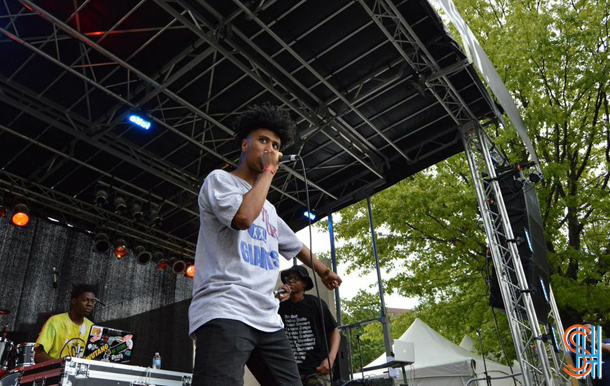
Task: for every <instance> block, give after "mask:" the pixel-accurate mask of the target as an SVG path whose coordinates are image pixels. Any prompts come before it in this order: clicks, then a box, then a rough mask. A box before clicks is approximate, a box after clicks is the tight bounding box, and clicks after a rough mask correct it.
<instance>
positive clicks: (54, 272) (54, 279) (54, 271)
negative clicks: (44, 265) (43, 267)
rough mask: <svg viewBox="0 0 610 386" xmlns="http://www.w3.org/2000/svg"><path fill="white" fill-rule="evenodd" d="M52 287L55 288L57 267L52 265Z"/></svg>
mask: <svg viewBox="0 0 610 386" xmlns="http://www.w3.org/2000/svg"><path fill="white" fill-rule="evenodd" d="M53 288H57V268H55V267H53Z"/></svg>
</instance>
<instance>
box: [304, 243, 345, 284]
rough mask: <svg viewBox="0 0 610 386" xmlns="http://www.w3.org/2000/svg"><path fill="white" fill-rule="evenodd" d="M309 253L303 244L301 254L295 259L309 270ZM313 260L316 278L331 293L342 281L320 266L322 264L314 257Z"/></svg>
mask: <svg viewBox="0 0 610 386" xmlns="http://www.w3.org/2000/svg"><path fill="white" fill-rule="evenodd" d="M309 253H310V252H309V248H307V247H306V246H305V244H303V249H301V252H299V253H298V254H297V256H296V257H297V259H299V260H300V261H301V262H302V263H303V264H305V265H306V266H307V267H309V268H311V262H310V260H309ZM313 260H314V271H316V273H317V274H318V276H320V278H321V279H322V283H324V286H326V288H328V289H329V290H331V291H332V290H334V289H335V288H337V287H339V286H340V285H341V282H342V280H341V278H340V277H339V275H337V274H336V273H334V272H333V271H332V270H330V269H329V268H327V267H326V266H325V265H324V264H322V262H321V261H320V260H318V259H317V258H316V257H315V255H314V259H313Z"/></svg>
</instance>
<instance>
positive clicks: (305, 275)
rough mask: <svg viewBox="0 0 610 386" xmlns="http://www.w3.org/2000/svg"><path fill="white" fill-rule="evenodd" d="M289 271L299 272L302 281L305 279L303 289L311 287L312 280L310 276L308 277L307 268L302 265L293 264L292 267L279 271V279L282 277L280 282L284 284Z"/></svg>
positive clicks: (307, 289)
mask: <svg viewBox="0 0 610 386" xmlns="http://www.w3.org/2000/svg"><path fill="white" fill-rule="evenodd" d="M291 273H297V274H299V276H301V278H302V279H303V281H305V291H309V290H310V289H312V288H313V282H312V281H311V277H309V271H307V269H305V267H303V266H302V265H293V266H292V267H290V268H288V269H285V270H283V271H282V272H280V279H282V283H284V284H286V279H287V278H288V275H290V274H291Z"/></svg>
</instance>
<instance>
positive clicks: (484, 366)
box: [477, 328, 491, 386]
mask: <svg viewBox="0 0 610 386" xmlns="http://www.w3.org/2000/svg"><path fill="white" fill-rule="evenodd" d="M477 337H478V338H479V344H480V345H481V357H483V368H484V369H485V371H484V372H483V374H485V380H486V381H487V386H491V377H490V376H489V373H488V372H487V363H486V362H485V351H484V350H483V339H481V330H480V329H478V328H477Z"/></svg>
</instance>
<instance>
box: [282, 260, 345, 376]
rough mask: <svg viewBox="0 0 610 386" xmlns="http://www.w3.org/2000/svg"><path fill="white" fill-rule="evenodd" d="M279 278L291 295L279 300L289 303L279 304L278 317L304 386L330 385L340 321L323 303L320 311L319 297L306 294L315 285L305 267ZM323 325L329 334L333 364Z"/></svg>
mask: <svg viewBox="0 0 610 386" xmlns="http://www.w3.org/2000/svg"><path fill="white" fill-rule="evenodd" d="M280 277H281V279H282V282H283V283H284V284H287V285H288V286H289V287H290V295H288V294H284V295H283V296H280V298H281V299H280V300H284V299H283V298H284V297H286V298H287V297H288V296H290V300H289V301H284V302H282V303H280V309H279V314H280V316H281V317H282V321H283V322H284V330H285V331H286V335H287V336H288V340H290V344H291V345H292V351H293V353H294V356H295V359H296V361H297V365H298V367H299V373H300V375H301V380H302V382H303V386H326V385H331V380H330V375H329V373H330V367H331V366H332V365H333V363H334V361H335V358H336V356H337V352H338V351H339V343H340V341H341V335H340V334H339V329H338V328H337V322H336V321H335V319H334V318H333V316H332V314H331V313H330V310H329V309H328V305H327V304H326V303H325V302H324V301H322V308H323V311H322V312H321V310H320V304H319V303H318V298H317V297H315V296H312V295H306V294H305V293H304V292H305V291H307V290H310V289H311V288H313V283H312V281H311V278H310V277H309V273H308V271H307V270H306V269H305V268H304V267H303V266H298V265H295V266H293V267H292V268H290V269H287V270H284V271H282V272H281V273H280ZM320 313H322V315H320ZM322 322H323V323H324V327H325V329H326V334H327V341H328V346H329V356H330V364H329V363H328V359H329V358H328V357H327V352H326V347H325V343H324V329H323V328H322Z"/></svg>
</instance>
